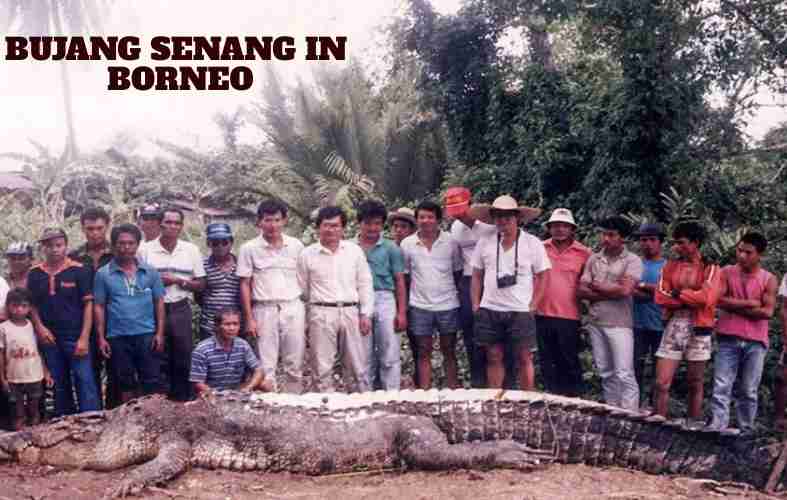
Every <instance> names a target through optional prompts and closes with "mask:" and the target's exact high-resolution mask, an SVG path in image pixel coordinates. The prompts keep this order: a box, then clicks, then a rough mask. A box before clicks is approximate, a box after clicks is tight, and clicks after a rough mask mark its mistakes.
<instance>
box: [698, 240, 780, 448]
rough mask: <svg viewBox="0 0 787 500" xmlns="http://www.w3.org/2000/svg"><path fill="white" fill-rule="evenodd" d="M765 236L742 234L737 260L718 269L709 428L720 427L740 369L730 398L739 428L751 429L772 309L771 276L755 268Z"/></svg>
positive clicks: (725, 420) (773, 280)
mask: <svg viewBox="0 0 787 500" xmlns="http://www.w3.org/2000/svg"><path fill="white" fill-rule="evenodd" d="M767 247H768V240H766V239H765V236H763V235H762V234H760V233H755V232H749V233H746V234H744V235H743V237H742V238H741V240H740V241H739V242H738V245H737V246H736V252H735V255H736V260H737V263H736V264H735V265H733V266H725V267H724V268H723V269H722V270H721V291H720V294H719V320H718V322H717V323H716V334H717V335H718V345H719V351H718V353H717V354H716V359H715V361H714V363H713V398H712V399H711V412H712V414H713V420H711V423H710V427H711V428H713V429H718V430H721V429H725V428H727V426H728V425H729V421H730V398H731V396H732V386H733V384H734V383H735V380H736V379H737V378H738V373H739V372H740V375H741V376H740V386H739V388H738V389H739V396H738V398H737V399H736V401H735V409H736V411H737V416H738V428H739V429H741V431H743V432H744V433H751V432H753V431H754V419H755V417H756V416H757V391H758V390H759V388H760V379H761V377H762V368H763V365H764V364H765V355H766V354H767V352H768V320H770V319H771V316H773V313H774V310H775V309H776V289H777V287H778V282H777V281H776V277H775V276H774V275H773V274H771V273H769V272H768V271H766V270H765V269H763V268H762V267H761V266H760V258H761V257H762V254H764V253H765V250H766V249H767Z"/></svg>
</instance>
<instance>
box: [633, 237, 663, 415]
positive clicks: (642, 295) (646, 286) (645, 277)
mask: <svg viewBox="0 0 787 500" xmlns="http://www.w3.org/2000/svg"><path fill="white" fill-rule="evenodd" d="M665 236H666V234H664V230H663V229H662V228H661V226H660V225H659V224H648V223H645V224H642V225H641V226H640V227H639V230H638V231H637V232H636V233H634V237H636V238H639V249H640V253H641V254H642V257H643V261H642V264H643V271H642V277H641V278H640V281H639V282H638V283H637V285H636V286H635V287H634V373H635V375H636V376H637V384H638V385H639V394H640V399H644V400H645V401H646V402H647V404H652V397H651V398H648V397H645V358H647V357H648V356H650V357H651V360H652V363H653V372H654V373H653V375H654V377H653V378H654V379H655V372H656V351H657V350H658V348H659V345H661V334H662V331H663V330H664V326H663V322H662V320H661V317H662V312H661V307H660V306H658V305H657V304H656V303H655V301H654V293H655V291H656V286H657V285H658V282H659V276H660V275H661V268H662V267H664V264H665V263H666V261H665V260H664V258H663V257H662V256H661V244H662V243H663V241H664V237H665ZM651 387H652V382H651ZM651 392H652V389H651Z"/></svg>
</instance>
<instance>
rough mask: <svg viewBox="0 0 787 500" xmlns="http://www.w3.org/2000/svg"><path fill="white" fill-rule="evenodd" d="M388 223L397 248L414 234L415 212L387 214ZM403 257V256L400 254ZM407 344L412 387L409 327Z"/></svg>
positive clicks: (412, 345)
mask: <svg viewBox="0 0 787 500" xmlns="http://www.w3.org/2000/svg"><path fill="white" fill-rule="evenodd" d="M388 223H389V224H390V227H391V236H392V237H393V239H394V243H396V245H397V246H399V247H401V246H402V241H404V239H405V238H407V237H408V236H410V235H411V234H413V233H414V232H415V212H413V210H412V209H411V208H407V207H401V208H399V209H398V210H396V211H395V212H391V213H390V214H388ZM402 255H403V256H404V254H402ZM404 284H405V290H409V289H410V275H409V274H405V275H404ZM407 344H408V345H409V346H410V354H411V356H412V360H413V385H415V384H417V383H418V347H417V346H416V345H415V337H414V336H413V329H412V327H411V325H407Z"/></svg>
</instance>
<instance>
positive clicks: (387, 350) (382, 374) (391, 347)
mask: <svg viewBox="0 0 787 500" xmlns="http://www.w3.org/2000/svg"><path fill="white" fill-rule="evenodd" d="M394 318H396V297H394V294H393V292H391V291H390V290H378V291H376V292H374V316H373V317H372V334H371V335H369V337H368V339H369V340H368V342H369V378H370V381H371V383H372V388H373V389H376V388H378V387H379V388H380V389H382V390H384V391H398V390H399V386H400V384H401V378H402V357H401V352H400V345H399V335H397V334H396V331H394Z"/></svg>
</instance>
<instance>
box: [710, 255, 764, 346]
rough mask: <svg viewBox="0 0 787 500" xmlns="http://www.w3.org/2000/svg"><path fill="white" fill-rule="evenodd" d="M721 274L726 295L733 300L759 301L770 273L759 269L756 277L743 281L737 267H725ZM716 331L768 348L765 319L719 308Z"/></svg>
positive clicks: (742, 274)
mask: <svg viewBox="0 0 787 500" xmlns="http://www.w3.org/2000/svg"><path fill="white" fill-rule="evenodd" d="M721 273H722V274H721V276H722V279H723V280H724V281H726V283H727V295H728V296H729V297H732V298H734V299H761V298H762V296H763V294H764V293H765V288H766V287H767V286H768V280H769V279H770V277H771V273H769V272H768V271H766V270H765V269H760V270H759V271H758V272H757V274H756V275H754V276H752V277H749V278H748V279H746V280H744V279H743V276H744V273H743V272H742V271H741V269H740V267H738V266H737V265H734V266H726V267H724V269H722V270H721ZM716 331H717V332H718V333H720V334H723V335H731V336H733V337H738V338H741V339H744V340H752V341H754V342H762V343H763V344H764V345H765V347H768V320H767V319H752V318H747V317H746V316H743V315H741V314H735V313H731V312H728V311H725V310H724V309H721V308H719V320H718V321H717V322H716Z"/></svg>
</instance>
